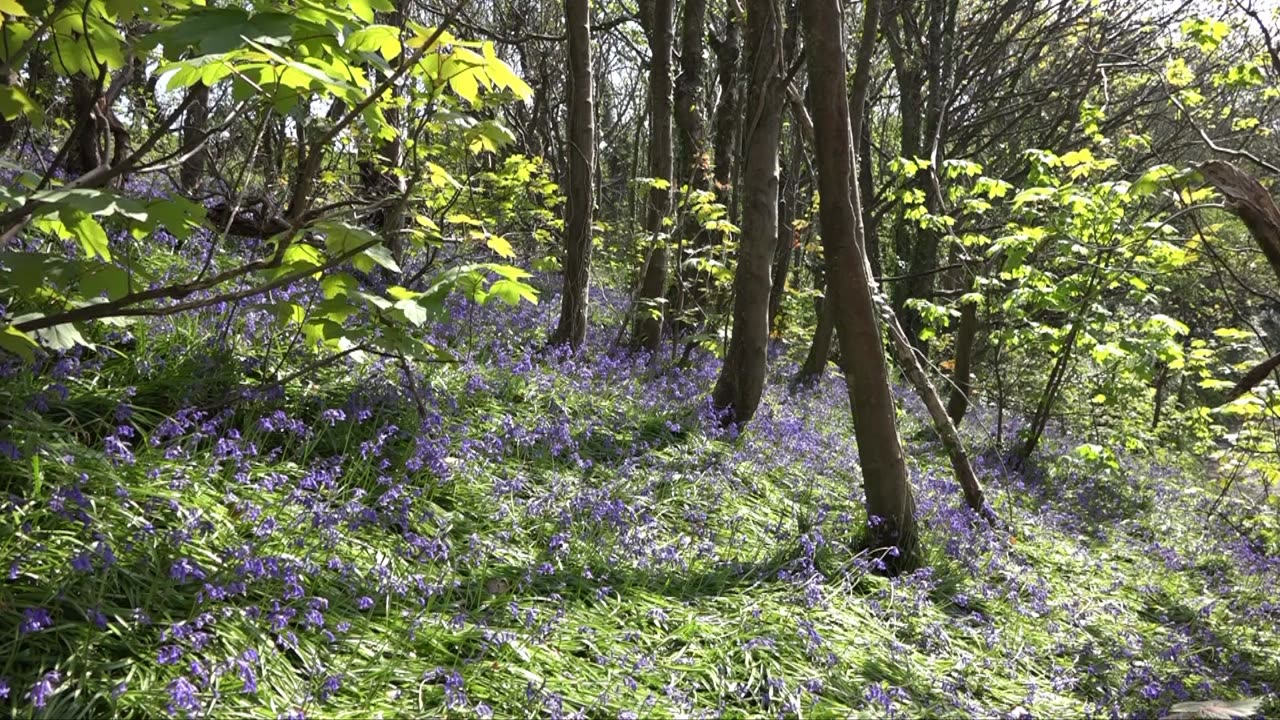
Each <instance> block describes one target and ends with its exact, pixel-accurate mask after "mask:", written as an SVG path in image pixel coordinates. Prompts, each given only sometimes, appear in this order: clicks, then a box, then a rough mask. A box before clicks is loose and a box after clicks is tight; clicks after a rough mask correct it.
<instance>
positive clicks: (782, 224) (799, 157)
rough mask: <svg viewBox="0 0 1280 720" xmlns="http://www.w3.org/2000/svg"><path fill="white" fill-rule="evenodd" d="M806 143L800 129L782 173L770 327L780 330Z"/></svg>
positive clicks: (793, 248) (770, 302) (771, 291)
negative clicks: (779, 323)
mask: <svg viewBox="0 0 1280 720" xmlns="http://www.w3.org/2000/svg"><path fill="white" fill-rule="evenodd" d="M803 153H804V143H803V142H801V140H800V133H798V132H795V131H793V132H792V133H791V152H790V156H789V158H788V159H787V162H786V165H784V166H783V168H782V172H781V174H780V176H779V178H780V179H779V187H780V191H781V196H780V197H779V198H778V243H777V245H776V246H774V249H773V286H772V287H771V288H770V289H769V330H770V331H771V332H777V330H778V316H779V313H781V311H782V299H783V296H784V295H785V293H786V289H787V276H788V275H790V273H791V256H792V255H793V254H794V251H795V243H796V229H795V219H796V213H797V212H798V207H797V206H798V204H799V202H800V163H801V162H802V161H803V159H804V158H803Z"/></svg>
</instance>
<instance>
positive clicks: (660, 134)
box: [632, 0, 675, 351]
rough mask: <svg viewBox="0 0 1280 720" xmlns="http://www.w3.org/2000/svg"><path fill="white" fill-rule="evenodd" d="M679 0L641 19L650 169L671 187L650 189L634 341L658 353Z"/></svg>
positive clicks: (652, 0)
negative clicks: (646, 61) (645, 58)
mask: <svg viewBox="0 0 1280 720" xmlns="http://www.w3.org/2000/svg"><path fill="white" fill-rule="evenodd" d="M674 10H675V3H674V0H644V1H643V2H642V3H641V5H640V19H641V23H642V24H643V25H644V30H645V34H646V35H647V36H648V39H649V52H650V55H651V58H650V61H649V173H650V177H652V178H653V179H654V180H656V181H666V185H667V187H657V186H655V187H651V188H650V189H649V199H648V207H647V211H646V214H645V229H646V230H647V231H648V232H649V237H650V241H651V242H652V243H653V244H652V246H651V247H650V248H649V252H648V255H647V257H646V259H645V264H644V279H643V280H642V281H641V284H640V304H641V307H640V308H639V314H638V317H637V320H636V325H635V330H634V334H633V337H632V344H633V345H635V346H636V347H639V348H644V349H646V350H649V351H656V350H657V349H658V344H659V343H660V342H661V341H662V327H663V315H664V313H663V312H662V308H661V306H660V303H661V301H662V299H663V297H664V296H665V294H666V289H667V248H666V239H665V238H664V237H663V235H664V223H665V220H666V218H667V215H668V213H669V212H670V209H671V193H672V190H673V188H672V185H673V184H674V182H673V181H674V178H673V177H672V163H673V158H672V148H671V106H672V101H671V92H672V87H671V43H672V23H673V21H674V19H675V16H674Z"/></svg>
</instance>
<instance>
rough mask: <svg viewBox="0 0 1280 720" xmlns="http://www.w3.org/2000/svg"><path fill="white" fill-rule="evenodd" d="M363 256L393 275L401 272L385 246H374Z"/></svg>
mask: <svg viewBox="0 0 1280 720" xmlns="http://www.w3.org/2000/svg"><path fill="white" fill-rule="evenodd" d="M364 256H365V257H367V258H369V259H370V260H372V261H374V262H375V263H377V264H379V265H381V266H382V267H384V268H386V269H388V270H390V271H391V272H393V273H398V272H401V270H400V266H399V265H398V264H396V260H395V258H393V257H392V256H391V251H390V250H388V249H387V246H386V245H374V246H373V247H371V248H368V249H367V250H365V251H364Z"/></svg>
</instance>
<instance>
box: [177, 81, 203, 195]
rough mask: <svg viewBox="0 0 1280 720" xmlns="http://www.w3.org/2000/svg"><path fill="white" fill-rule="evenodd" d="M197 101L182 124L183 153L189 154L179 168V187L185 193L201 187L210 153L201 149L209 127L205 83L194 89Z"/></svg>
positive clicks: (193, 103)
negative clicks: (205, 163) (207, 157)
mask: <svg viewBox="0 0 1280 720" xmlns="http://www.w3.org/2000/svg"><path fill="white" fill-rule="evenodd" d="M191 90H192V92H193V93H194V94H195V100H194V101H192V103H191V106H190V107H188V108H187V116H186V117H185V118H183V122H182V151H183V152H184V153H189V155H188V157H187V158H186V159H184V160H183V161H182V166H181V167H180V168H178V185H179V187H181V188H182V191H183V192H187V193H189V192H192V191H194V190H195V189H196V188H198V187H199V186H200V180H201V179H202V178H203V177H204V162H205V157H206V156H207V155H208V152H207V151H206V150H205V149H204V148H200V149H199V150H198V151H197V150H196V148H197V147H199V145H200V143H201V142H203V141H204V135H205V133H206V132H207V131H208V125H209V87H208V86H207V85H205V84H204V83H196V85H195V86H194V87H192V89H191Z"/></svg>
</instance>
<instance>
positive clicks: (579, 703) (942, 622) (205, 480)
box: [0, 298, 1280, 718]
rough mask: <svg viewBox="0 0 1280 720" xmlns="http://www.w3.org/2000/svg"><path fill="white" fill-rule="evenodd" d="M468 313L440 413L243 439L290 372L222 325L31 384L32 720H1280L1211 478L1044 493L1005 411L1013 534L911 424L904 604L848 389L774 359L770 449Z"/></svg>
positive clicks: (21, 480) (1236, 548)
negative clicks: (912, 495) (792, 386)
mask: <svg viewBox="0 0 1280 720" xmlns="http://www.w3.org/2000/svg"><path fill="white" fill-rule="evenodd" d="M453 307H454V310H455V317H456V320H454V321H451V322H443V323H440V324H438V325H437V326H436V327H435V329H434V331H433V333H434V337H435V338H436V340H437V341H438V342H441V343H446V344H449V345H451V346H452V347H454V348H455V349H456V350H457V351H458V352H459V353H460V354H462V355H464V356H466V357H468V359H467V360H466V361H465V362H461V363H458V364H444V363H442V364H438V365H432V366H429V367H422V368H419V369H418V371H416V372H415V378H416V379H415V383H414V384H415V385H416V393H415V392H413V391H411V388H410V386H409V385H408V384H407V383H406V382H404V380H403V375H402V374H401V373H400V371H399V369H398V368H397V366H396V364H395V363H392V362H386V363H381V364H374V365H373V366H369V367H366V368H365V369H364V370H361V371H359V372H355V371H353V370H352V368H350V367H346V366H339V367H335V368H329V369H325V370H320V371H317V372H316V373H314V374H312V375H309V376H307V377H304V378H303V379H301V380H300V381H298V382H295V383H294V384H293V385H291V386H290V387H289V388H288V392H287V394H285V393H282V392H280V391H279V389H278V388H277V389H270V388H268V389H267V390H266V391H263V392H260V393H258V394H257V397H253V398H246V399H244V400H239V401H236V402H235V403H231V404H227V403H226V402H224V401H225V399H226V398H227V397H228V396H229V394H230V393H231V392H232V390H233V389H234V388H237V387H240V386H241V385H244V384H248V385H253V381H252V380H249V379H247V378H251V377H254V376H260V375H261V372H262V369H261V367H255V366H253V364H251V363H249V364H246V363H241V362H239V361H235V360H232V359H230V358H231V356H230V355H228V354H227V353H225V352H223V351H221V350H220V348H221V347H222V346H224V345H225V342H221V341H222V340H225V339H226V338H227V337H228V333H227V332H226V329H225V327H223V326H221V325H220V324H219V323H220V322H221V320H222V319H223V318H224V315H225V314H216V313H211V314H210V315H208V316H204V317H191V318H184V319H181V320H176V321H158V322H155V323H152V324H150V325H147V326H136V327H134V328H132V330H131V331H132V332H133V333H134V336H133V337H132V339H127V338H126V339H122V337H121V336H116V337H115V338H113V340H114V341H116V342H117V343H127V344H128V347H129V348H130V350H129V352H128V353H127V354H124V355H122V354H119V353H113V352H111V351H109V350H107V349H106V348H105V347H104V348H103V349H100V350H98V351H92V350H89V351H84V352H80V353H75V354H73V355H70V356H67V357H64V358H61V359H56V360H50V361H48V362H46V363H45V364H44V365H42V366H41V367H39V368H37V369H36V370H35V371H32V370H28V369H21V368H19V367H17V366H14V365H8V366H5V367H4V368H3V369H0V376H2V377H3V379H2V381H0V406H3V407H4V408H5V410H4V412H5V413H6V414H7V415H8V417H7V421H8V422H9V423H10V427H9V428H8V430H7V431H6V437H4V438H3V439H2V441H0V450H2V451H3V452H0V483H3V485H4V490H5V499H4V500H3V502H4V509H3V514H2V515H0V525H2V527H0V561H2V562H3V565H0V569H6V570H7V573H8V574H7V578H8V579H7V581H6V582H4V583H3V584H0V620H2V622H3V626H4V627H3V628H0V657H2V658H3V664H2V665H0V694H3V695H4V697H5V699H3V700H0V702H3V703H7V704H8V711H9V712H11V713H13V714H15V715H28V714H30V713H32V712H34V713H35V714H36V715H44V716H49V717H72V716H95V717H102V716H106V715H108V714H112V713H118V714H122V715H127V716H154V715H160V714H164V713H166V712H168V713H170V714H175V715H179V716H189V717H206V716H208V717H234V716H246V717H247V716H253V717H276V716H291V717H298V716H303V715H305V716H307V717H353V718H354V717H360V718H365V717H371V716H372V717H378V716H383V717H393V716H401V717H405V716H411V717H424V716H444V715H448V716H451V717H468V716H473V715H474V716H478V717H495V716H496V717H535V716H536V717H542V716H550V717H560V716H578V717H592V718H595V717H619V718H623V717H651V716H652V717H670V716H679V717H699V716H723V717H765V716H779V717H791V716H794V717H817V718H826V717H846V716H867V717H886V716H904V717H905V716H911V717H919V716H930V717H940V716H946V717H978V716H981V717H995V716H1007V717H1028V716H1036V717H1074V716H1081V715H1096V716H1112V715H1122V716H1150V717H1158V716H1161V715H1163V714H1164V713H1166V712H1167V711H1168V710H1169V708H1170V707H1171V706H1172V705H1173V704H1175V703H1178V702H1180V701H1184V700H1211V699H1224V700H1226V699H1233V698H1240V697H1265V698H1268V699H1266V700H1264V705H1263V706H1262V709H1263V711H1264V712H1270V713H1272V714H1280V704H1278V703H1277V702H1276V700H1275V696H1274V695H1272V693H1273V692H1274V691H1275V689H1276V687H1277V686H1278V685H1280V631H1278V630H1277V628H1278V627H1280V559H1278V558H1276V557H1268V556H1266V555H1265V554H1263V553H1262V552H1260V551H1259V549H1258V548H1256V547H1253V546H1251V545H1250V544H1249V543H1247V542H1246V541H1244V540H1242V539H1241V538H1240V536H1239V535H1237V534H1236V533H1234V532H1233V531H1231V530H1230V529H1229V528H1228V527H1227V526H1226V525H1224V524H1223V523H1221V522H1220V521H1219V520H1217V519H1215V518H1213V517H1211V516H1210V515H1209V514H1208V513H1207V512H1206V508H1207V506H1208V505H1209V503H1211V502H1212V500H1213V495H1212V494H1211V492H1210V491H1209V490H1207V489H1203V488H1202V487H1201V484H1200V483H1199V482H1198V481H1197V473H1199V472H1200V471H1198V470H1196V466H1195V464H1194V463H1193V462H1192V459H1189V460H1188V462H1187V464H1186V467H1185V468H1183V469H1178V468H1174V467H1160V466H1155V465H1152V464H1149V463H1146V462H1144V461H1139V460H1137V459H1128V460H1126V461H1125V463H1124V467H1123V468H1122V469H1121V470H1120V471H1118V472H1112V473H1101V472H1093V471H1092V470H1090V469H1089V468H1088V467H1087V466H1084V465H1074V466H1073V464H1072V463H1071V462H1065V461H1064V462H1056V463H1050V462H1047V461H1042V462H1041V463H1040V466H1041V468H1031V469H1029V470H1027V471H1026V472H1023V473H1013V472H1010V471H1009V469H1008V467H1007V466H1006V465H1005V464H1004V463H1002V462H1001V461H1000V459H999V457H998V454H997V453H995V452H993V451H991V450H989V449H988V448H990V447H991V445H992V425H991V423H992V417H991V415H990V413H988V412H987V411H985V410H983V409H982V408H979V409H978V410H977V411H975V413H974V415H973V417H971V418H970V419H969V420H968V421H966V428H967V429H966V436H967V438H968V440H969V442H970V443H971V445H972V448H973V450H974V452H975V453H980V455H979V457H978V461H979V464H980V467H979V471H980V474H981V475H982V476H983V477H984V479H985V481H986V482H987V484H988V491H989V494H990V497H991V501H992V505H993V507H994V509H995V511H996V513H997V515H998V516H999V517H1000V519H1001V525H1000V526H999V527H997V528H991V527H988V526H987V525H986V524H985V523H983V522H982V521H981V520H978V519H977V518H976V517H975V516H974V515H973V514H972V513H971V512H969V511H968V510H966V509H965V508H964V504H963V501H962V497H961V494H960V491H959V489H958V487H957V486H956V485H955V483H954V482H953V481H952V479H951V478H950V475H949V472H948V471H947V469H946V464H945V459H944V457H943V456H942V455H941V454H940V452H939V451H940V447H939V446H938V444H937V443H936V442H935V441H934V439H933V436H932V434H931V432H930V430H929V429H928V426H927V425H925V424H924V422H923V417H924V415H923V413H922V412H921V410H920V408H919V404H918V403H917V402H916V401H915V400H914V399H912V398H910V397H907V396H906V394H905V393H904V394H903V396H902V397H903V402H902V406H903V412H902V417H901V422H902V432H903V436H904V438H905V439H906V442H907V449H908V452H909V455H910V458H909V461H910V465H911V470H912V477H913V481H914V485H915V489H916V492H917V497H918V502H919V518H920V523H921V526H922V531H923V534H924V542H925V547H926V551H925V552H926V561H927V566H926V567H925V568H924V569H922V570H919V571H917V572H915V573H912V574H909V575H906V576H902V577H899V578H896V579H893V580H888V579H885V578H882V577H880V576H878V575H876V574H875V572H874V571H875V568H876V563H877V558H875V557H871V556H868V555H867V554H866V553H865V552H862V551H860V550H859V549H858V537H859V530H860V528H861V527H862V526H863V524H864V514H863V509H862V490H861V487H860V480H859V477H858V472H857V467H858V464H857V453H856V449H855V444H854V441H853V436H852V430H851V423H850V421H849V412H848V406H847V400H846V396H845V393H844V390H843V387H842V380H841V379H840V378H839V377H833V375H836V372H835V371H834V369H833V370H832V372H831V373H829V374H828V377H827V378H826V379H825V380H824V381H823V382H822V383H821V384H820V385H819V386H818V387H816V388H814V389H812V390H809V391H804V392H800V393H795V394H793V393H792V392H790V390H789V389H788V387H787V385H786V379H787V378H788V377H789V375H790V373H792V372H793V371H794V365H793V364H792V363H791V362H788V361H787V360H786V359H785V358H778V359H776V361H775V362H774V369H775V375H774V381H773V382H772V384H771V387H770V389H769V390H768V392H767V395H766V398H765V401H764V404H763V407H762V408H761V412H760V413H759V415H758V416H757V418H756V420H755V421H754V422H753V423H752V424H751V425H750V427H749V429H748V430H747V431H746V432H745V433H743V434H742V435H741V436H735V435H733V434H732V433H725V432H722V431H718V430H715V429H714V428H715V425H714V423H711V422H709V421H708V414H707V409H706V404H705V399H706V396H707V394H708V391H709V389H710V387H711V385H712V383H713V381H714V378H715V373H716V370H717V368H718V362H717V361H715V360H714V359H711V358H709V357H702V358H698V359H697V360H696V362H695V363H693V364H692V366H690V367H688V368H685V369H680V370H668V371H665V372H661V373H658V372H656V371H655V370H654V369H653V365H652V364H651V363H648V362H646V361H645V358H643V357H636V356H632V355H629V354H627V353H623V352H619V351H613V350H609V349H608V348H609V346H610V344H611V341H612V340H613V339H614V337H613V336H614V335H615V333H616V331H608V332H606V331H605V330H603V329H601V330H593V333H592V337H591V338H590V347H589V348H588V350H587V352H586V353H585V354H584V355H582V356H581V357H579V358H573V357H568V356H565V355H563V354H556V353H551V354H539V353H538V343H539V340H538V338H540V337H543V336H545V333H546V331H547V328H549V327H550V326H551V324H552V319H553V317H554V316H553V313H554V309H555V302H554V299H553V298H544V300H543V303H542V304H541V305H540V306H537V307H534V306H523V307H521V308H518V309H515V310H511V309H508V308H502V309H491V308H481V309H479V310H470V309H468V310H465V311H464V310H462V309H461V307H460V306H459V305H458V304H457V303H454V304H453ZM215 310H217V309H216V308H215ZM252 318H253V316H252V313H250V314H247V315H246V316H244V317H243V318H242V319H241V320H240V321H239V322H243V323H247V324H246V325H245V326H244V327H240V326H237V327H240V329H239V330H237V332H235V333H231V334H230V336H232V337H236V338H238V339H239V340H240V341H242V342H252V341H253V338H254V332H255V328H254V327H253V322H252ZM419 406H421V409H420V408H419ZM201 408H204V410H201ZM422 410H425V415H423V416H420V413H421V411H422ZM1008 432H1012V429H1011V428H1007V429H1006V433H1008ZM1072 447H1074V444H1073V443H1072V442H1071V439H1070V438H1068V437H1063V436H1051V437H1050V438H1048V440H1047V441H1046V443H1045V445H1044V449H1043V450H1042V451H1041V456H1042V458H1048V459H1052V458H1054V457H1057V456H1061V455H1063V454H1065V453H1067V452H1069V450H1070V449H1071V448H1072ZM1073 467H1075V468H1076V469H1074V470H1073V469H1072V468H1073Z"/></svg>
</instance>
